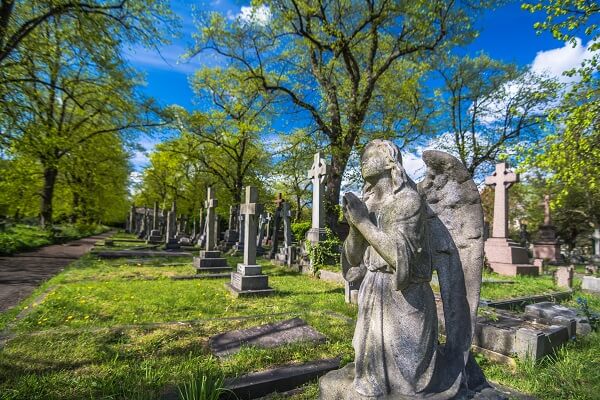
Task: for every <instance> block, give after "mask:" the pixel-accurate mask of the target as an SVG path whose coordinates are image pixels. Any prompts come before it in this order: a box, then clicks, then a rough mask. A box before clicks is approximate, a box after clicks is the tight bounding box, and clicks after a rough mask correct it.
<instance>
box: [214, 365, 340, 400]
mask: <svg viewBox="0 0 600 400" xmlns="http://www.w3.org/2000/svg"><path fill="white" fill-rule="evenodd" d="M339 367H340V360H339V358H331V359H325V360H317V361H311V362H308V363H304V364H296V365H286V366H282V367H278V368H274V369H270V370H267V371H261V372H255V373H251V374H248V375H243V376H240V377H237V378H233V379H228V380H226V381H225V387H226V388H227V389H229V390H231V391H232V392H233V395H235V397H234V396H233V395H231V394H229V396H224V397H223V398H225V399H234V398H237V399H240V400H247V399H257V398H260V397H263V396H266V395H268V394H270V393H273V392H278V393H282V392H286V391H289V390H292V389H294V388H297V387H298V386H302V385H304V384H305V383H307V382H309V381H311V380H313V379H316V378H318V377H320V376H322V375H324V374H325V373H327V372H329V371H332V370H334V369H337V368H339Z"/></svg>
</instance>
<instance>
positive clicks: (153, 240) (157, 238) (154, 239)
mask: <svg viewBox="0 0 600 400" xmlns="http://www.w3.org/2000/svg"><path fill="white" fill-rule="evenodd" d="M147 242H148V243H150V244H158V243H160V242H162V236H161V234H160V231H159V230H158V229H152V230H151V231H150V236H148V240H147Z"/></svg>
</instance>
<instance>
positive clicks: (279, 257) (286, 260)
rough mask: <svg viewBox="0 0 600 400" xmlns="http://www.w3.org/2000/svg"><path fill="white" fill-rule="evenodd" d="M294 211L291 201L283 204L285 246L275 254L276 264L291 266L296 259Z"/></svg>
mask: <svg viewBox="0 0 600 400" xmlns="http://www.w3.org/2000/svg"><path fill="white" fill-rule="evenodd" d="M291 216H292V212H291V210H290V203H288V202H283V203H282V205H281V219H282V221H283V246H282V247H281V248H280V249H279V253H278V254H276V255H275V261H276V264H279V265H287V266H289V267H291V266H292V265H293V264H294V263H295V261H296V253H297V251H296V248H295V247H294V246H292V242H293V238H292V222H291Z"/></svg>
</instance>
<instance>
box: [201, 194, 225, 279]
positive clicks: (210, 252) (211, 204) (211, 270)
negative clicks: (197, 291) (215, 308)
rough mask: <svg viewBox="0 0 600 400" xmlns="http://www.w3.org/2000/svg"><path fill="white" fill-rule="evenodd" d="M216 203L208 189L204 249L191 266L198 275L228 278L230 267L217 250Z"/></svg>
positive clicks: (213, 195)
mask: <svg viewBox="0 0 600 400" xmlns="http://www.w3.org/2000/svg"><path fill="white" fill-rule="evenodd" d="M217 205H218V202H217V199H215V194H214V192H213V190H212V188H210V187H209V188H208V191H207V200H206V203H205V208H206V240H205V242H206V247H205V250H201V251H200V256H199V257H194V261H193V265H194V267H196V272H197V273H198V274H213V275H214V274H223V277H225V276H228V275H229V273H230V271H231V267H229V265H227V260H226V259H225V258H222V257H221V252H220V251H218V250H216V248H217V232H218V231H217V226H216V225H217V215H216V211H215V208H216V207H217Z"/></svg>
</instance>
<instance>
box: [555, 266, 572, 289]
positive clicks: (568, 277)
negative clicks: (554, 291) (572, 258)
mask: <svg viewBox="0 0 600 400" xmlns="http://www.w3.org/2000/svg"><path fill="white" fill-rule="evenodd" d="M574 273H575V267H573V266H571V267H558V268H557V269H556V271H554V283H555V284H556V286H558V287H562V288H568V289H570V288H572V287H573V274H574Z"/></svg>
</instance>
